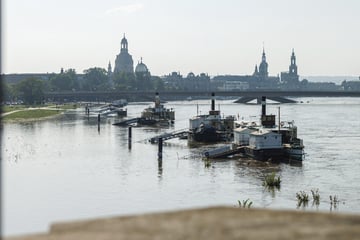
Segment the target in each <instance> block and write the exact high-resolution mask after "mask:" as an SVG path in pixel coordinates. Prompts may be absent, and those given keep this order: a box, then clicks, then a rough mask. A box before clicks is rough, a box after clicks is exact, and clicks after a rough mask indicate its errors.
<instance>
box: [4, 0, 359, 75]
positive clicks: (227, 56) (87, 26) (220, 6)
mask: <svg viewBox="0 0 360 240" xmlns="http://www.w3.org/2000/svg"><path fill="white" fill-rule="evenodd" d="M2 7H3V9H2V10H3V13H2V20H3V29H2V34H3V38H2V40H3V52H2V63H3V69H2V71H3V72H4V73H46V72H49V73H50V72H59V71H60V68H62V67H63V68H64V69H68V68H75V70H76V71H77V72H78V73H82V72H83V70H85V69H88V68H90V67H103V68H107V64H108V62H109V61H110V62H111V64H112V66H113V67H114V61H115V57H116V55H117V54H118V53H119V52H120V41H121V39H122V37H123V34H124V33H125V34H126V38H127V39H128V42H129V52H130V54H131V55H132V57H133V60H134V65H135V64H136V63H137V62H138V60H140V58H141V57H143V62H144V63H145V64H146V65H147V66H148V68H149V70H150V71H151V73H152V74H153V75H164V74H169V73H170V72H172V71H180V73H181V74H183V75H186V74H187V73H188V72H190V71H192V72H194V73H195V74H199V73H201V72H205V73H208V74H209V75H217V74H252V73H253V71H254V66H255V64H259V63H260V60H261V53H262V47H263V44H264V46H265V52H266V56H267V62H268V63H269V73H270V75H277V74H279V73H280V72H281V71H287V70H288V66H289V64H290V54H291V51H292V48H294V49H295V53H296V56H297V64H298V71H299V74H300V75H354V76H360V0H173V1H171V0H31V1H30V0H4V1H3V6H2ZM134 67H135V66H134Z"/></svg>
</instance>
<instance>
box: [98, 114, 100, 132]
mask: <svg viewBox="0 0 360 240" xmlns="http://www.w3.org/2000/svg"><path fill="white" fill-rule="evenodd" d="M98 132H100V114H98Z"/></svg>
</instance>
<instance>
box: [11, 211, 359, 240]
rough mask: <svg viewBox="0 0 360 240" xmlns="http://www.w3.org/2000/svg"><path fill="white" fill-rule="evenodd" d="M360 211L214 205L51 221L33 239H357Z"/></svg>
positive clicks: (21, 239)
mask: <svg viewBox="0 0 360 240" xmlns="http://www.w3.org/2000/svg"><path fill="white" fill-rule="evenodd" d="M359 238H360V215H349V214H336V213H319V212H301V211H277V210H268V209H242V208H235V207H214V208H207V209H194V210H182V211H176V212H167V213H155V214H145V215H139V216H129V217H110V218H102V219H94V220H85V221H76V222H67V223H57V224H53V225H52V226H51V228H50V231H49V233H44V234H36V235H29V236H19V237H8V238H5V239H6V240H35V239H39V240H42V239H57V240H75V239H77V240H78V239H87V240H92V239H97V240H100V239H126V240H131V239H157V240H163V239H164V240H165V239H194V240H195V239H196V240H197V239H208V240H212V239H227V240H231V239H274V240H275V239H306V240H309V239H327V240H328V239H359Z"/></svg>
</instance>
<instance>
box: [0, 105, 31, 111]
mask: <svg viewBox="0 0 360 240" xmlns="http://www.w3.org/2000/svg"><path fill="white" fill-rule="evenodd" d="M1 108H2V112H3V113H7V112H12V111H17V110H24V109H26V108H27V106H25V105H4V106H1Z"/></svg>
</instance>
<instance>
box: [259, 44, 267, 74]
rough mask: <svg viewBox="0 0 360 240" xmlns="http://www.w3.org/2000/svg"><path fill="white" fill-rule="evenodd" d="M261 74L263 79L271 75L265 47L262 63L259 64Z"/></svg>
mask: <svg viewBox="0 0 360 240" xmlns="http://www.w3.org/2000/svg"><path fill="white" fill-rule="evenodd" d="M259 76H260V77H261V78H263V79H265V78H267V77H268V76H269V73H268V63H267V62H266V55H265V49H264V48H263V53H262V58H261V63H260V66H259Z"/></svg>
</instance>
